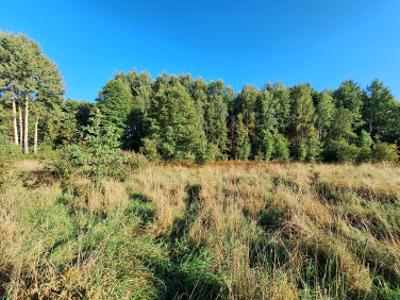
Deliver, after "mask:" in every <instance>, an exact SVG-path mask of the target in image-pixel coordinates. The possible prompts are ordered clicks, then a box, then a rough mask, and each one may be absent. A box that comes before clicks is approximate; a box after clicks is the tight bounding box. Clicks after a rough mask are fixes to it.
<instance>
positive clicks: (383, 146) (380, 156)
mask: <svg viewBox="0 0 400 300" xmlns="http://www.w3.org/2000/svg"><path fill="white" fill-rule="evenodd" d="M398 158H399V155H398V150H397V147H396V145H395V144H388V143H381V142H379V143H376V144H375V145H374V146H373V147H372V160H373V161H374V162H397V161H398Z"/></svg>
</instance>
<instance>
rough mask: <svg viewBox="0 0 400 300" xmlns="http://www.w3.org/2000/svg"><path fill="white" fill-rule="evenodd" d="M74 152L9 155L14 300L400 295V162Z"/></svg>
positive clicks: (1, 273)
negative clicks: (163, 158)
mask: <svg viewBox="0 0 400 300" xmlns="http://www.w3.org/2000/svg"><path fill="white" fill-rule="evenodd" d="M71 151H72V150H71ZM74 151H75V150H73V151H72V153H73V154H74V155H75V152H74ZM67 155H68V153H65V152H64V153H61V154H60V153H58V154H57V153H54V154H53V159H52V160H39V159H27V158H26V157H17V158H14V159H11V158H10V157H12V155H7V156H3V157H2V158H3V160H2V162H3V163H2V167H3V169H2V173H1V177H2V181H1V193H0V220H1V222H0V240H1V244H0V294H1V295H2V297H3V298H4V299H398V298H399V297H400V235H399V234H400V232H399V228H400V198H399V195H400V168H399V167H398V166H396V165H393V164H380V165H370V164H365V165H324V164H315V165H313V164H301V163H267V162H264V163H263V162H219V163H211V164H206V165H201V166H199V165H194V164H191V163H186V164H184V163H181V162H176V163H168V164H164V163H157V164H155V163H149V162H148V161H147V160H146V159H145V158H144V157H143V156H140V155H138V154H134V153H131V154H129V153H125V154H123V155H122V154H119V155H118V156H124V157H125V160H123V162H122V163H121V164H120V165H119V168H118V169H115V168H117V167H116V166H117V164H115V162H113V164H114V165H113V166H111V165H108V167H107V168H106V169H107V170H112V169H113V170H114V171H115V172H112V173H109V172H106V173H104V175H99V174H98V173H94V172H93V170H92V168H95V169H96V170H97V169H98V166H96V167H93V166H89V165H80V166H77V165H75V164H74V163H73V161H72V160H69V159H68V160H66V159H65V158H66V157H67ZM85 155H89V154H87V153H86V154H85ZM87 161H90V160H87Z"/></svg>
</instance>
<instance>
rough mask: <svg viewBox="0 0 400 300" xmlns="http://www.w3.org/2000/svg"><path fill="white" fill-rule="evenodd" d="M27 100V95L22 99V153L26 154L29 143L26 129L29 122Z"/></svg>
mask: <svg viewBox="0 0 400 300" xmlns="http://www.w3.org/2000/svg"><path fill="white" fill-rule="evenodd" d="M28 105H29V100H28V96H26V97H25V100H24V115H25V118H24V123H25V124H24V125H25V126H24V153H25V154H28V153H29V143H28V129H29V122H28V117H29V106H28Z"/></svg>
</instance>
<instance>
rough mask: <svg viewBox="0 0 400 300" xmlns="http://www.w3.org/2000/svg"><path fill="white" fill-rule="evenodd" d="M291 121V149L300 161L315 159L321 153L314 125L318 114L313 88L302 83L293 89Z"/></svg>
mask: <svg viewBox="0 0 400 300" xmlns="http://www.w3.org/2000/svg"><path fill="white" fill-rule="evenodd" d="M291 98H292V99H291V100H292V108H291V114H292V116H291V122H290V137H291V149H292V154H293V157H294V158H295V159H296V160H299V161H315V160H317V159H318V156H319V153H320V142H319V140H318V135H317V131H316V129H315V127H314V124H315V121H316V116H315V108H314V105H313V100H312V90H311V88H310V87H309V86H308V85H306V84H302V85H299V86H296V87H294V88H293V89H292V93H291Z"/></svg>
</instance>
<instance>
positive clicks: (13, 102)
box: [12, 99, 19, 145]
mask: <svg viewBox="0 0 400 300" xmlns="http://www.w3.org/2000/svg"><path fill="white" fill-rule="evenodd" d="M12 111H13V126H14V142H15V144H16V145H18V144H19V142H18V127H17V108H16V105H15V99H13V100H12Z"/></svg>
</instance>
